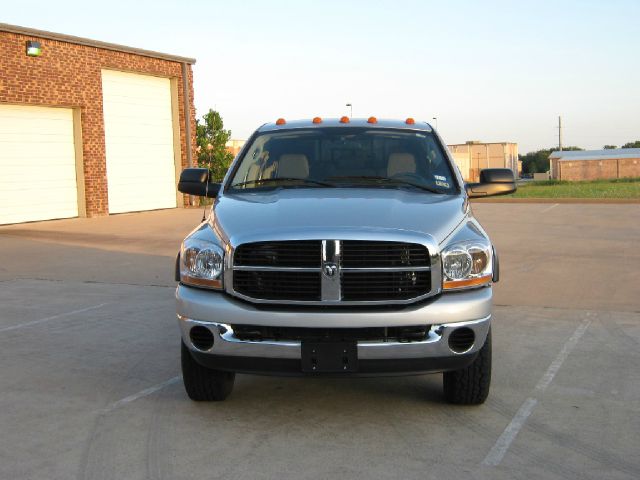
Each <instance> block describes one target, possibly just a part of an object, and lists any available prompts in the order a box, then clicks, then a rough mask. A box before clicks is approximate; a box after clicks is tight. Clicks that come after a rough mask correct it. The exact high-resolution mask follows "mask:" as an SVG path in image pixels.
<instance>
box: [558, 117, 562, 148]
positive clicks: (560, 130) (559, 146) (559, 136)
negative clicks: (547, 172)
mask: <svg viewBox="0 0 640 480" xmlns="http://www.w3.org/2000/svg"><path fill="white" fill-rule="evenodd" d="M558 150H560V151H562V117H561V116H560V115H558Z"/></svg>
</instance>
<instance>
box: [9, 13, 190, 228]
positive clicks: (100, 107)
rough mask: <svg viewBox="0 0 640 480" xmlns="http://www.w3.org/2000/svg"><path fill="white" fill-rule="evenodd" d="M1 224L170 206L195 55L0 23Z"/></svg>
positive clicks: (175, 202) (185, 146)
mask: <svg viewBox="0 0 640 480" xmlns="http://www.w3.org/2000/svg"><path fill="white" fill-rule="evenodd" d="M0 52H2V55H0V224H8V223H19V222H27V221H36V220H47V219H55V218H69V217H76V216H90V217H91V216H99V215H107V214H110V213H123V212H134V211H142V210H153V209H161V208H175V207H177V206H183V205H184V204H185V200H186V199H185V198H184V196H183V195H182V194H180V193H178V191H177V189H176V184H177V177H178V175H179V173H180V171H181V170H182V168H184V167H186V166H188V165H190V164H191V163H192V158H191V156H192V147H193V145H195V115H194V108H193V76H192V69H191V66H192V65H193V64H194V63H195V60H193V59H191V58H183V57H178V56H174V55H167V54H163V53H158V52H152V51H147V50H140V49H137V48H131V47H125V46H121V45H114V44H110V43H105V42H99V41H95V40H89V39H85V38H79V37H72V36H68V35H62V34H58V33H51V32H45V31H41V30H34V29H30V28H24V27H18V26H13V25H6V24H0Z"/></svg>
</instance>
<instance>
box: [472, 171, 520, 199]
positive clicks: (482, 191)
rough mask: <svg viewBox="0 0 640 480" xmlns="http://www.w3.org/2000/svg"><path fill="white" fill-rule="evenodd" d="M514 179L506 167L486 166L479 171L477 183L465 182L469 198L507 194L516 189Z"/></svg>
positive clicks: (511, 172)
mask: <svg viewBox="0 0 640 480" xmlns="http://www.w3.org/2000/svg"><path fill="white" fill-rule="evenodd" d="M516 188H517V187H516V179H515V177H514V175H513V171H511V170H510V169H508V168H486V169H484V170H482V171H481V172H480V182H479V183H467V184H466V185H465V189H466V191H467V195H468V196H469V198H480V197H493V196H496V195H508V194H510V193H513V192H515V191H516Z"/></svg>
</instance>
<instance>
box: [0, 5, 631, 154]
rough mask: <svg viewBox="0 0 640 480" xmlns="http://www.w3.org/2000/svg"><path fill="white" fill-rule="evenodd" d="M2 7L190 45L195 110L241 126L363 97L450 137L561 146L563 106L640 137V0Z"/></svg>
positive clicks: (376, 109) (24, 21)
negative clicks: (213, 111) (216, 114)
mask: <svg viewBox="0 0 640 480" xmlns="http://www.w3.org/2000/svg"><path fill="white" fill-rule="evenodd" d="M0 22H1V23H9V24H14V25H20V26H25V27H31V28H37V29H42V30H49V31H54V32H58V33H65V34H69V35H76V36H81V37H88V38H92V39H96V40H102V41H107V42H113V43H119V44H123V45H128V46H132V47H138V48H143V49H149V50H156V51H160V52H165V53H171V54H175V55H183V56H187V57H193V58H195V59H196V64H195V65H194V67H193V68H194V89H195V105H196V114H197V116H198V117H201V116H202V115H203V114H204V113H206V112H207V111H208V110H209V108H214V109H217V110H218V111H219V112H220V113H221V115H222V117H223V119H224V122H225V128H228V129H230V130H231V131H232V138H234V139H246V138H247V137H248V136H249V135H250V134H251V133H252V132H253V130H255V129H256V128H257V127H259V126H260V125H261V124H263V123H265V122H273V121H275V120H276V119H277V118H279V117H284V118H289V119H296V118H312V117H314V116H321V117H339V116H342V115H348V114H349V108H348V107H346V106H345V105H346V104H347V103H351V104H352V105H353V116H354V117H368V116H370V115H374V116H376V117H378V118H401V119H402V118H406V117H409V116H411V117H414V118H415V119H416V120H425V121H429V122H430V123H433V124H435V123H436V122H435V121H434V120H432V119H433V118H434V117H436V118H437V126H438V131H439V132H440V134H441V135H442V137H443V138H444V140H445V141H446V142H447V143H449V144H453V143H464V142H465V141H467V140H481V141H487V142H505V141H506V142H517V143H518V144H519V150H520V153H526V152H528V151H532V150H537V149H540V148H549V147H553V146H556V145H557V144H558V129H557V123H558V116H559V115H561V116H562V123H563V144H564V145H565V146H567V145H577V146H580V147H582V148H588V149H592V148H602V146H603V145H605V144H613V145H618V146H620V145H622V144H624V143H627V142H630V141H633V140H640V61H639V59H640V28H638V24H639V23H638V22H640V1H639V0H633V1H623V0H609V1H606V2H605V1H590V0H582V1H562V0H556V1H527V2H524V1H516V0H513V1H444V0H441V1H438V2H433V1H427V0H422V1H413V0H402V1H375V0H342V1H337V0H336V1H334V0H315V1H313V0H296V1H284V0H269V1H266V0H265V1H254V0H236V1H232V0H227V1H224V2H222V1H204V0H203V1H195V0H194V1H190V0H183V1H168V0H156V1H147V0H142V1H136V0H129V1H121V0H109V1H108V2H91V1H88V0H85V1H82V2H78V1H71V0H55V1H51V0H46V1H41V0H29V2H27V3H24V2H23V3H19V2H6V3H5V4H4V5H3V6H2V8H1V9H0ZM0 54H1V52H0ZM0 74H1V72H0Z"/></svg>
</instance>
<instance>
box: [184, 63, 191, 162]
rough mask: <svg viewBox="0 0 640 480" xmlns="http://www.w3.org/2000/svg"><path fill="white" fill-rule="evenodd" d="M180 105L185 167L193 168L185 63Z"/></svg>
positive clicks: (185, 64) (189, 104) (187, 76)
mask: <svg viewBox="0 0 640 480" xmlns="http://www.w3.org/2000/svg"><path fill="white" fill-rule="evenodd" d="M182 89H183V94H182V104H183V107H184V133H185V135H186V141H185V143H186V146H187V166H189V167H193V158H192V156H191V155H192V154H191V147H192V145H191V108H190V107H191V102H190V100H189V75H188V73H187V63H186V62H182Z"/></svg>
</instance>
